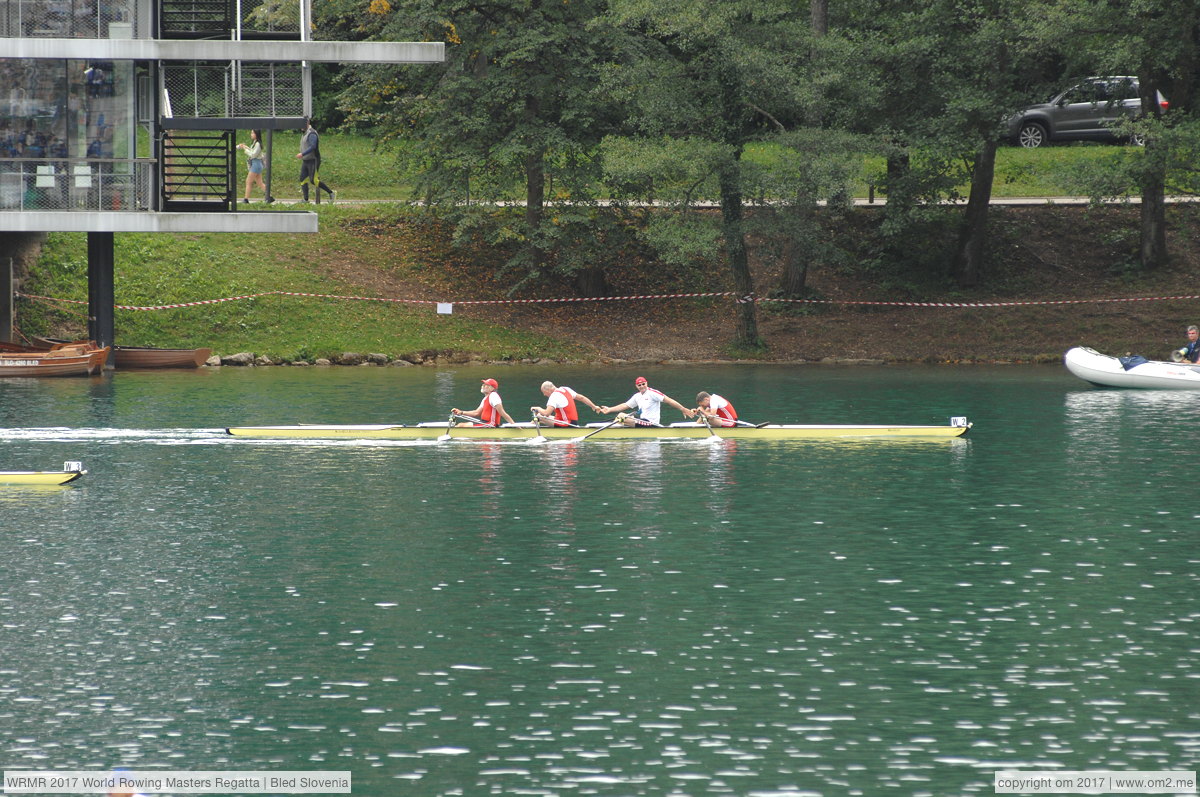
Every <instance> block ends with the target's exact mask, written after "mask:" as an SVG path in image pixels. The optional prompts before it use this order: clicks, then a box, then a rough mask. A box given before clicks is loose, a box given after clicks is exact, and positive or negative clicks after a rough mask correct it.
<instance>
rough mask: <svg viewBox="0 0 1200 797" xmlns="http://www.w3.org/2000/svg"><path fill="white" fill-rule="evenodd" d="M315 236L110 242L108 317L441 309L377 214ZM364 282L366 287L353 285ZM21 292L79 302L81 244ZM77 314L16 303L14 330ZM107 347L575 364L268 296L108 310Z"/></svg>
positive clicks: (424, 252) (491, 335)
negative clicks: (110, 341)
mask: <svg viewBox="0 0 1200 797" xmlns="http://www.w3.org/2000/svg"><path fill="white" fill-rule="evenodd" d="M320 213H321V224H320V226H321V232H320V233H319V234H317V235H315V236H304V235H294V236H284V235H230V234H223V235H222V234H208V235H173V234H134V233H123V234H120V235H117V236H115V242H116V243H115V260H116V277H115V291H116V301H117V304H118V305H132V306H148V305H155V306H157V305H170V304H181V303H185V302H199V301H210V300H214V299H224V298H227V297H238V296H246V295H252V294H260V293H265V292H270V291H286V292H292V293H315V294H333V295H339V296H370V297H377V298H421V299H438V298H441V297H440V296H439V295H438V293H437V291H436V290H435V289H434V288H433V287H431V286H430V285H429V284H428V283H427V282H426V283H422V282H410V279H411V278H412V276H413V275H419V274H420V273H421V272H423V271H427V270H430V268H431V261H430V260H429V258H428V254H429V250H430V247H429V245H427V244H421V243H419V242H416V241H413V240H411V239H409V238H406V237H404V236H395V235H383V234H378V233H377V232H375V230H377V228H378V226H379V225H380V224H383V225H385V226H388V227H391V226H393V221H394V217H393V216H391V215H389V212H388V211H387V210H386V209H382V208H372V209H370V210H368V209H363V208H350V207H333V208H327V209H322V210H321V211H320ZM363 275H365V276H363ZM22 292H23V293H28V294H35V295H40V296H47V297H54V298H56V299H73V300H76V301H86V299H87V241H86V236H85V235H84V234H82V233H54V234H51V235H50V237H49V239H48V240H47V242H46V245H45V247H44V248H43V254H42V259H41V262H40V264H39V267H38V268H37V270H36V271H35V272H34V273H33V274H31V275H30V278H29V279H28V280H27V281H26V282H25V283H24V285H23V286H22ZM85 311H86V304H55V303H49V302H45V301H40V300H24V301H22V302H21V304H20V305H19V306H18V311H17V322H18V326H19V328H20V330H21V332H22V333H24V334H26V335H34V334H42V335H54V336H58V337H64V336H78V335H81V334H82V333H83V331H84V330H86V319H85V317H84V316H85V315H86V312H85ZM116 339H117V342H118V343H120V344H124V345H153V346H167V347H193V346H209V347H211V348H213V349H214V350H215V351H217V352H219V353H225V354H229V353H233V352H239V351H253V352H255V353H257V354H268V355H272V356H277V357H281V358H284V359H313V358H315V357H327V356H330V355H332V354H337V353H340V352H343V351H358V352H381V353H384V354H388V355H391V356H399V355H401V354H406V353H413V352H438V351H448V350H454V351H456V352H459V353H462V354H466V355H469V354H478V355H480V356H482V357H485V358H487V359H492V360H508V359H521V358H525V357H535V356H546V357H555V358H562V359H573V358H577V357H581V356H584V354H585V350H584V349H582V348H581V347H578V346H572V345H567V344H563V343H560V342H558V341H556V340H554V339H553V338H550V337H548V336H545V335H537V334H530V333H527V332H523V331H521V330H519V329H513V328H509V327H506V326H503V325H499V324H494V323H490V322H487V321H484V320H480V319H471V318H468V317H466V316H465V315H464V314H462V313H461V312H460V313H454V314H452V315H438V314H436V313H435V312H434V309H433V307H432V306H431V305H428V304H405V303H394V302H379V301H354V300H348V299H320V298H308V297H298V296H267V297H260V298H250V299H240V300H237V301H227V302H219V303H212V304H204V305H200V306H195V307H179V308H175V309H166V310H117V311H116Z"/></svg>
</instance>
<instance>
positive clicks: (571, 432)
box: [225, 423, 971, 440]
mask: <svg viewBox="0 0 1200 797" xmlns="http://www.w3.org/2000/svg"><path fill="white" fill-rule="evenodd" d="M970 428H971V424H969V423H963V424H961V425H948V426H882V425H879V426H870V425H833V424H828V425H822V424H811V425H807V424H794V425H793V424H788V425H785V424H779V425H767V426H761V427H751V426H733V427H724V428H722V427H714V428H713V430H712V432H709V430H708V427H706V426H704V425H700V426H696V425H694V424H678V425H674V426H660V427H645V426H632V427H627V426H619V425H613V426H610V427H608V428H602V425H601V426H592V427H586V426H585V427H579V428H575V427H561V426H558V427H548V426H543V427H541V430H540V431H541V435H542V437H545V438H549V439H551V440H568V439H581V438H583V437H585V436H587V435H590V434H592V433H593V432H595V434H594V435H592V437H590V438H589V439H590V440H663V439H674V438H681V439H689V438H702V437H709V436H711V435H713V434H715V435H716V436H717V437H721V438H725V439H731V440H842V439H858V440H861V439H875V438H927V439H949V438H953V437H962V436H963V435H965V434H966V433H967V431H968V430H970ZM225 431H226V432H228V433H229V434H231V435H233V436H234V437H255V438H293V439H301V440H329V439H347V440H437V439H438V438H439V437H444V436H445V435H446V434H449V436H450V438H451V439H454V440H458V439H462V440H531V439H533V438H534V437H536V436H537V434H538V430H537V429H535V428H534V427H533V425H532V424H512V425H505V426H501V427H488V426H455V427H451V428H449V429H447V427H446V424H444V423H442V424H430V425H420V426H403V425H398V424H392V425H389V424H350V425H337V424H325V425H322V424H313V425H301V426H231V427H229V428H228V429H226V430H225Z"/></svg>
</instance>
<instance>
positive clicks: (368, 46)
mask: <svg viewBox="0 0 1200 797" xmlns="http://www.w3.org/2000/svg"><path fill="white" fill-rule="evenodd" d="M445 52H446V46H445V44H444V43H443V42H335V41H303V42H302V41H230V40H226V39H203V40H167V39H50V38H46V39H41V38H15V39H4V38H0V53H4V57H5V58H67V59H78V60H87V61H274V62H295V61H316V62H329V63H347V64H437V63H441V62H442V61H444V60H445Z"/></svg>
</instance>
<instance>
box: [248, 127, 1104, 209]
mask: <svg viewBox="0 0 1200 797" xmlns="http://www.w3.org/2000/svg"><path fill="white" fill-rule="evenodd" d="M247 139H248V136H244V137H243V139H242V140H247ZM273 139H274V140H273V142H272V146H273V156H272V159H271V169H272V179H271V192H272V193H273V194H274V195H275V196H276V197H277V198H279V199H293V200H294V199H299V198H300V185H299V182H298V177H299V172H300V165H299V161H298V160H297V159H296V153H297V152H298V151H299V147H300V135H299V133H292V132H277V133H276V134H275V135H274V137H273ZM1121 149H1123V148H1122V147H1116V146H1105V145H1099V144H1086V143H1085V144H1072V145H1065V146H1053V147H1043V148H1041V149H1022V148H1021V147H1001V148H1000V151H999V153H998V154H997V159H996V160H997V162H996V181H995V185H994V186H993V189H992V195H993V196H995V197H998V198H1002V197H1040V196H1063V195H1067V196H1073V195H1075V194H1078V193H1079V189H1078V187H1076V186H1075V185H1074V180H1073V176H1074V175H1075V174H1076V173H1078V172H1079V171H1080V169H1081V168H1082V167H1083V166H1084V165H1085V164H1087V163H1090V162H1095V161H1098V160H1103V159H1105V158H1109V157H1111V156H1112V155H1113V154H1114V153H1116V152H1118V151H1120V150H1121ZM321 155H322V165H321V177H322V179H323V180H325V181H326V182H327V183H329V185H331V186H332V187H333V189H334V190H335V191H337V192H338V198H339V199H343V200H347V199H348V200H356V199H360V200H380V199H393V200H397V201H408V200H411V199H412V198H413V196H412V186H411V185H409V184H407V183H404V182H403V181H402V180H401V179H400V176H399V174H398V172H397V169H396V154H395V151H394V149H392V148H390V147H377V145H376V143H375V141H374V140H373V139H371V138H370V137H368V136H362V135H356V134H351V133H322V134H321ZM748 157H753V158H755V159H757V160H760V161H761V160H769V159H770V157H771V155H770V152H769V150H766V149H765V148H757V149H754V150H753V151H752V152H751V153H750V154H749V155H748ZM883 170H884V163H883V160H882V159H880V158H875V157H864V160H863V175H864V176H863V178H862V179H860V180H859V181H858V182H857V184H856V185H855V186H853V192H854V195H855V196H856V197H866V196H867V194H868V192H869V190H870V188H869V185H868V177H867V175H873V174H882V173H883ZM245 180H246V159H245V158H244V157H239V160H238V183H237V185H238V195H239V197H240V196H241V191H242V188H243V186H244V185H245ZM967 189H968V186H965V185H964V186H961V190H962V191H963V192H964V193H965V192H966V190H967ZM521 195H522V194H521V191H520V187H519V186H514V188H513V196H514V197H520V196H521ZM261 198H262V197H261V196H260V195H258V193H257V192H256V193H255V194H254V195H252V196H251V200H252V201H257V200H259V199H261Z"/></svg>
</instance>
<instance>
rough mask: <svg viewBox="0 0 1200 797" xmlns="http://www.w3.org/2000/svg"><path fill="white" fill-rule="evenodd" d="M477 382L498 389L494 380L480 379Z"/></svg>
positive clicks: (498, 385) (497, 384)
mask: <svg viewBox="0 0 1200 797" xmlns="http://www.w3.org/2000/svg"><path fill="white" fill-rule="evenodd" d="M479 381H480V382H483V383H484V384H485V385H491V386H492V387H495V388H498V387H500V383H499V382H497V381H496V380H495V379H480V380H479Z"/></svg>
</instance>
